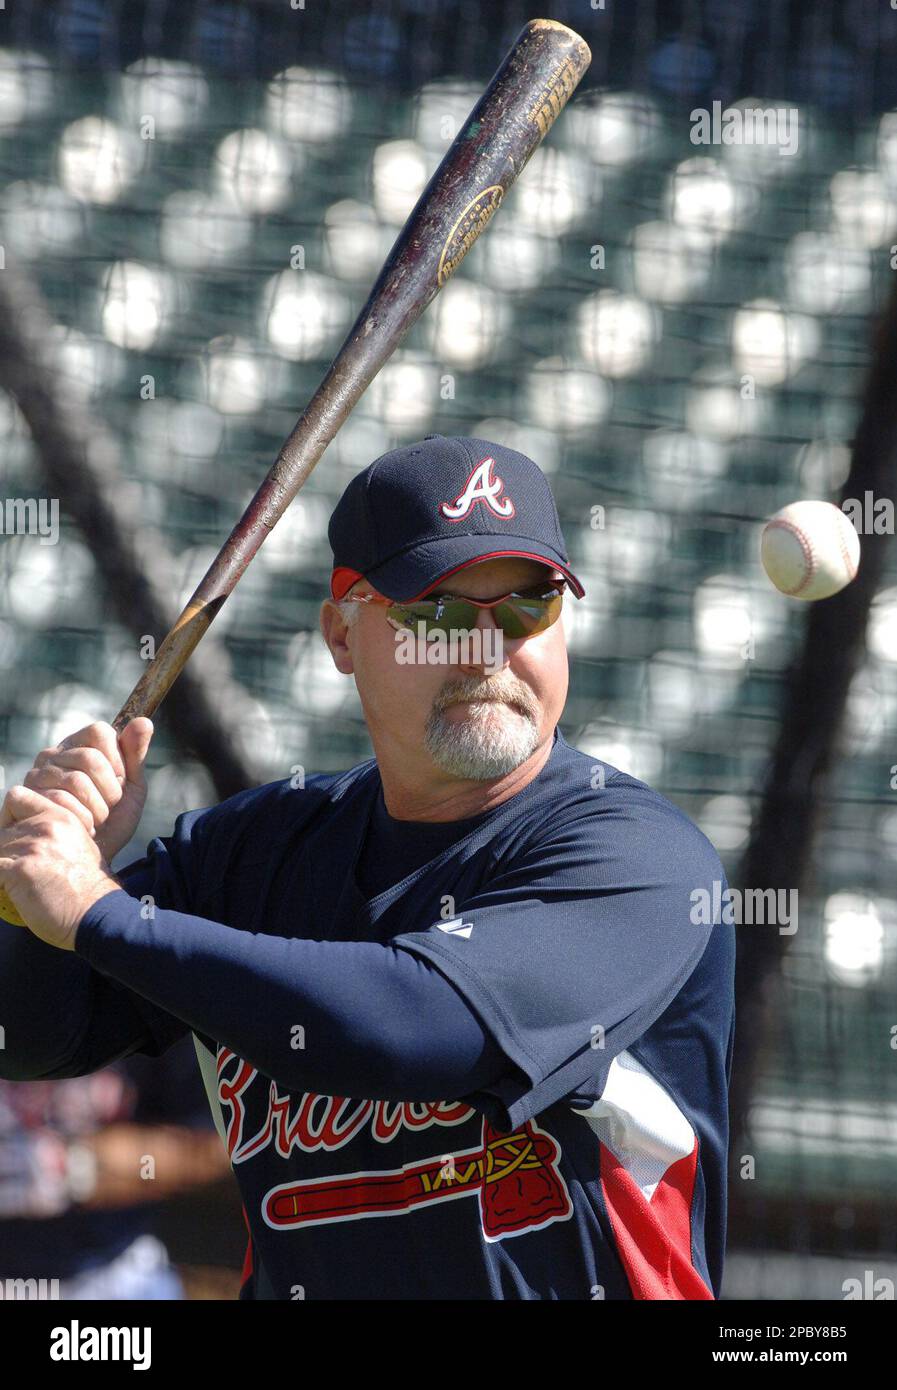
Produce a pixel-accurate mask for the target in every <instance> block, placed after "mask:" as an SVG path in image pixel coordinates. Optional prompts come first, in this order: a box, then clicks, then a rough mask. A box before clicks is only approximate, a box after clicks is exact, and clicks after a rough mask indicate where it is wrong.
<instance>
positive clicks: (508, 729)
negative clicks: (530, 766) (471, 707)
mask: <svg viewBox="0 0 897 1390" xmlns="http://www.w3.org/2000/svg"><path fill="white" fill-rule="evenodd" d="M515 714H517V715H518V716H522V717H518V718H515V719H514V720H508V719H507V717H506V716H503V715H500V716H499V717H498V718H492V717H484V716H483V715H481V714H474V713H472V712H471V713H469V715H468V717H467V718H466V719H465V720H464V721H463V722H462V723H458V724H449V723H447V722H446V720H445V717H444V713H443V711H442V710H439V711H434V712H433V713H431V714H430V715H429V717H428V719H427V723H426V727H425V730H424V743H425V744H426V747H427V750H428V752H429V754H430V757H431V758H432V759H433V761H434V763H435V764H436V766H437V767H438V768H440V769H441V770H442V771H443V772H445V773H447V774H448V775H449V776H450V777H459V778H466V779H469V780H471V781H476V782H485V781H488V780H489V779H490V778H493V777H501V776H503V775H504V774H505V773H507V772H513V771H514V769H515V767H519V766H520V764H521V763H525V762H526V760H527V758H529V757H530V756H531V755H532V754H533V753H534V752H535V751H536V748H537V747H538V744H539V729H538V726H537V724H536V722H535V720H534V719H533V718H532V716H531V715H529V714H526V715H523V714H522V711H518V710H515Z"/></svg>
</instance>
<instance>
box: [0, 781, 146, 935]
mask: <svg viewBox="0 0 897 1390" xmlns="http://www.w3.org/2000/svg"><path fill="white" fill-rule="evenodd" d="M0 887H3V888H5V889H6V891H7V893H8V894H9V896H10V898H11V899H12V901H13V903H14V904H15V906H16V907H17V908H18V910H19V913H20V914H21V916H22V917H23V918H24V919H25V923H26V925H27V927H28V929H29V931H31V932H33V934H34V935H35V936H38V937H40V939H41V941H46V942H47V943H48V945H50V946H58V947H59V949H60V950H62V951H73V950H74V949H75V935H76V933H77V929H78V923H79V922H80V921H81V918H82V917H83V916H84V914H85V912H86V911H87V909H88V908H89V907H91V906H92V905H93V904H94V903H95V902H96V901H97V899H98V898H102V897H105V895H106V894H107V893H114V892H116V891H117V890H118V889H119V888H120V887H121V884H120V883H116V881H115V879H114V878H113V877H112V870H111V869H110V868H109V865H108V864H107V863H106V862H105V860H104V859H103V856H102V854H101V853H100V850H99V847H98V845H97V843H96V841H95V840H94V839H92V838H91V835H90V833H89V831H88V830H87V829H85V827H84V825H83V824H82V822H81V821H80V820H79V819H78V817H77V816H75V815H73V814H72V812H71V811H67V810H66V809H65V808H64V807H62V806H58V805H56V804H55V803H54V802H52V801H48V800H47V798H46V797H45V796H41V794H40V792H36V791H31V790H30V788H28V787H10V789H9V791H8V792H7V794H6V799H5V801H4V802H3V810H2V814H0Z"/></svg>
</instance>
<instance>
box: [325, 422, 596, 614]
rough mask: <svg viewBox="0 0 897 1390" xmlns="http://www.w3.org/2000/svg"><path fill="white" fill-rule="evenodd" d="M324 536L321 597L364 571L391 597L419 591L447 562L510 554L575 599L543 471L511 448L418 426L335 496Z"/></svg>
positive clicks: (448, 568) (578, 588)
mask: <svg viewBox="0 0 897 1390" xmlns="http://www.w3.org/2000/svg"><path fill="white" fill-rule="evenodd" d="M327 535H328V539H329V541H330V546H331V549H332V550H333V574H332V575H331V579H330V593H331V597H333V598H335V599H340V598H342V597H343V596H344V595H345V594H346V593H347V592H348V591H349V589H350V588H351V587H352V585H353V584H354V583H355V582H356V581H357V580H359V579H362V578H364V579H367V580H368V582H369V583H370V584H372V585H373V586H374V588H375V589H377V590H378V591H379V592H380V593H381V594H383V595H385V597H386V598H391V599H395V600H396V602H399V603H408V602H410V601H411V600H412V599H417V598H422V597H423V595H424V594H426V593H429V592H430V590H431V589H434V588H435V587H436V586H437V585H438V584H441V583H442V581H443V580H444V579H446V578H447V577H448V576H449V575H450V574H454V573H455V571H456V570H460V569H464V568H465V567H466V566H467V565H473V564H476V563H477V562H478V561H480V560H492V559H497V558H498V557H500V556H506V555H514V556H520V557H521V558H525V559H529V560H541V561H542V562H543V563H545V564H547V565H551V566H552V567H553V568H555V569H558V570H560V571H561V573H562V574H563V575H564V577H565V578H566V579H567V580H568V581H569V583H570V587H571V589H572V590H573V592H574V593H575V594H576V597H577V598H582V596H583V594H584V593H585V590H584V589H583V586H582V585H581V584H580V582H579V580H578V579H577V578H576V575H575V574H574V573H573V572H572V570H571V569H570V565H569V561H568V559H567V551H566V547H565V545H564V537H563V534H562V532H561V524H560V521H559V520H558V514H557V508H556V507H555V505H554V498H553V496H552V494H551V488H550V487H549V485H548V479H547V478H546V477H545V474H544V473H543V472H542V470H541V468H540V467H539V466H538V464H536V463H534V462H533V460H532V459H530V458H527V456H526V455H525V454H521V453H518V452H517V450H516V449H507V448H505V446H504V445H503V444H493V443H491V442H490V441H489V440H488V439H472V438H461V437H452V438H449V437H448V436H446V435H443V434H428V435H427V436H426V438H425V439H422V440H421V441H420V442H419V443H417V444H406V445H403V446H402V447H401V448H399V449H392V450H390V452H389V453H387V454H382V455H381V456H380V458H378V459H375V460H374V462H373V463H371V464H369V465H368V467H367V468H364V469H362V471H361V472H360V473H358V474H356V476H355V477H354V478H353V479H352V481H351V482H350V483H349V485H348V487H347V488H346V489H345V491H344V492H343V495H342V497H341V498H340V500H339V502H338V503H337V504H336V507H335V509H334V512H333V515H332V516H331V518H330V525H329V527H328V529H327Z"/></svg>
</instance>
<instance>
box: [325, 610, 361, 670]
mask: <svg viewBox="0 0 897 1390" xmlns="http://www.w3.org/2000/svg"><path fill="white" fill-rule="evenodd" d="M319 622H320V627H321V636H322V637H323V638H324V641H325V642H326V643H327V646H328V648H329V650H330V655H331V656H332V657H333V664H334V666H335V667H336V669H337V670H338V671H340V672H341V673H342V674H343V675H344V676H351V674H352V672H353V671H354V670H355V665H354V663H353V661H352V652H351V651H350V649H349V642H348V637H349V625H348V623H347V622H346V620H345V618H344V617H343V615H342V613H341V612H340V610H339V608H338V607H337V605H336V604H335V603H334V601H333V599H329V598H325V599H324V602H323V603H322V604H321V612H320V616H319Z"/></svg>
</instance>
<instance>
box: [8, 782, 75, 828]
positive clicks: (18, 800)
mask: <svg viewBox="0 0 897 1390" xmlns="http://www.w3.org/2000/svg"><path fill="white" fill-rule="evenodd" d="M61 814H62V807H61V806H57V805H55V803H53V802H48V800H47V797H46V795H45V794H44V793H43V792H35V791H32V790H31V789H30V788H29V787H22V786H16V787H10V789H9V791H8V792H7V793H6V797H5V799H4V802H3V812H2V815H0V830H5V829H7V828H8V827H9V826H13V825H17V824H18V822H19V821H23V820H27V819H28V818H29V816H39V815H46V816H58V815H61ZM66 814H68V812H66Z"/></svg>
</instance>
